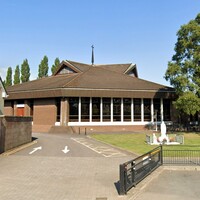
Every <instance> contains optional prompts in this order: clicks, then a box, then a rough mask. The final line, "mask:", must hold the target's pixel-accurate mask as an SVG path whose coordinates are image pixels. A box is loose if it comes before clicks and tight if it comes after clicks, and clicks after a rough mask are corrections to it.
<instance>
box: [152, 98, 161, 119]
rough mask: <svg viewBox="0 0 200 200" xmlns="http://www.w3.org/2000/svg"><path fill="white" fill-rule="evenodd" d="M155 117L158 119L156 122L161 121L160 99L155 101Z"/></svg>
mask: <svg viewBox="0 0 200 200" xmlns="http://www.w3.org/2000/svg"><path fill="white" fill-rule="evenodd" d="M153 108H154V116H155V117H157V120H156V121H160V120H161V115H160V99H153Z"/></svg>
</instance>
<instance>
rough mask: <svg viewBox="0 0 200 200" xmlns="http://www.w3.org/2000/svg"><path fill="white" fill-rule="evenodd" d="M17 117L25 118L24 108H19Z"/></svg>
mask: <svg viewBox="0 0 200 200" xmlns="http://www.w3.org/2000/svg"><path fill="white" fill-rule="evenodd" d="M17 116H24V108H23V107H20V108H17Z"/></svg>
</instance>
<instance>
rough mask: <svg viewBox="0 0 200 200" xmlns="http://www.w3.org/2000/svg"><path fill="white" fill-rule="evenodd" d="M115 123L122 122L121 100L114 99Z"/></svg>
mask: <svg viewBox="0 0 200 200" xmlns="http://www.w3.org/2000/svg"><path fill="white" fill-rule="evenodd" d="M113 121H121V99H120V98H113Z"/></svg>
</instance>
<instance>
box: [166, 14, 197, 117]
mask: <svg viewBox="0 0 200 200" xmlns="http://www.w3.org/2000/svg"><path fill="white" fill-rule="evenodd" d="M177 37H178V38H177V42H176V44H175V49H174V50H175V54H174V55H173V57H172V60H171V61H170V62H169V63H168V68H167V71H166V73H165V79H166V80H167V81H169V82H170V84H171V85H172V86H173V87H174V88H175V89H176V91H177V94H178V95H179V98H178V99H177V101H176V102H175V106H176V107H177V109H179V110H182V111H183V112H184V113H186V114H192V115H194V114H195V113H196V112H197V111H200V101H199V99H198V98H199V97H200V13H199V14H198V15H197V16H196V18H195V19H194V20H191V21H190V22H189V23H188V24H185V25H183V26H181V28H180V29H179V31H178V32H177ZM193 103H195V105H191V104H193Z"/></svg>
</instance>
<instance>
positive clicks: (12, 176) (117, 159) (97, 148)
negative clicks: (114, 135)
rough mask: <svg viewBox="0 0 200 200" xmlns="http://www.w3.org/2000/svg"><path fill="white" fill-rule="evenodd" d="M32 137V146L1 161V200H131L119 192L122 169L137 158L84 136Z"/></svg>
mask: <svg viewBox="0 0 200 200" xmlns="http://www.w3.org/2000/svg"><path fill="white" fill-rule="evenodd" d="M34 137H36V138H38V139H37V143H35V144H34V145H32V146H29V147H27V148H26V149H23V150H21V151H19V152H16V153H14V154H12V155H9V156H1V157H0V165H1V170H0V180H1V185H0V199H1V200H8V199H9V200H16V199H20V200H25V199H27V200H96V199H102V200H104V199H108V200H117V199H121V200H123V199H127V196H124V197H120V196H119V195H118V192H117V188H116V186H117V182H118V180H119V164H120V163H123V162H125V161H127V160H129V159H132V158H133V157H134V155H131V154H126V153H125V152H123V151H120V150H118V149H115V148H113V147H111V146H108V145H105V144H102V143H100V142H97V141H94V140H92V139H90V138H88V137H85V136H81V135H64V134H39V133H38V134H34ZM40 147H42V148H40ZM66 147H67V148H66ZM38 148H39V149H38ZM35 149H36V150H35ZM66 149H67V150H69V151H68V152H67V151H66V152H67V153H64V152H63V150H66Z"/></svg>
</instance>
